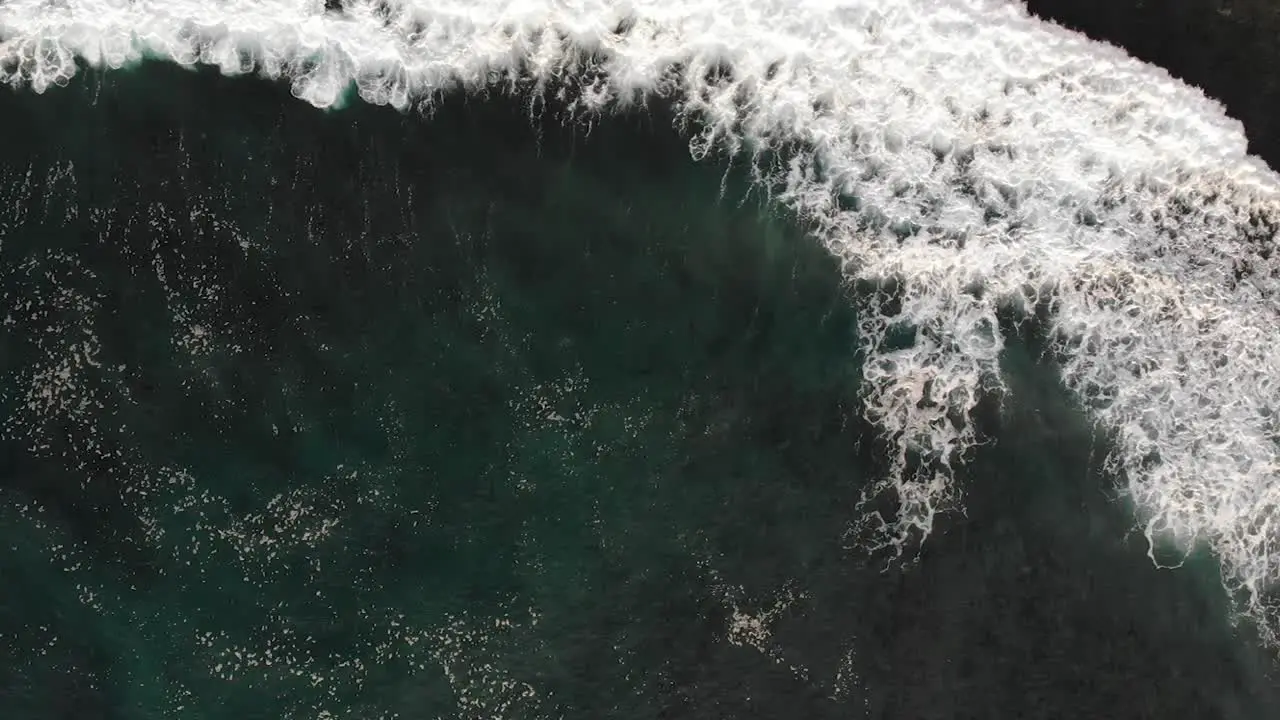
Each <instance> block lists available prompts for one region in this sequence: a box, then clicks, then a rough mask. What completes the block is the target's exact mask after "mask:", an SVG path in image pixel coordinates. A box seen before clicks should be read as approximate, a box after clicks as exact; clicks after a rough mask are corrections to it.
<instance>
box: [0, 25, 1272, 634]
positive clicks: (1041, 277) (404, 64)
mask: <svg viewBox="0 0 1280 720" xmlns="http://www.w3.org/2000/svg"><path fill="white" fill-rule="evenodd" d="M147 55H157V56H161V57H164V58H168V59H171V60H173V61H175V62H177V63H181V64H185V65H192V64H211V65H216V66H218V67H219V68H221V70H222V71H223V72H224V73H227V74H237V73H249V72H253V73H259V74H262V75H265V76H268V77H272V78H284V79H287V80H289V81H290V82H291V84H292V89H293V93H294V95H295V96H297V97H298V98H300V99H302V100H305V101H307V102H309V103H311V104H313V105H316V106H320V107H330V106H335V105H338V104H340V103H341V102H342V100H343V98H344V97H345V96H346V95H347V94H348V93H349V92H350V91H351V90H352V89H354V90H355V92H356V93H358V95H359V97H360V98H362V99H363V100H364V101H366V102H370V103H375V104H384V105H385V104H389V105H392V106H394V107H396V108H399V109H401V110H410V109H413V110H418V111H430V109H431V107H432V105H433V103H434V102H436V101H437V99H438V98H439V97H440V96H441V94H442V93H443V92H444V91H446V90H449V89H452V88H455V87H457V86H462V87H464V88H466V89H468V90H473V91H476V90H482V89H485V88H489V87H492V86H502V85H514V84H516V83H521V82H528V83H533V84H534V85H535V86H538V87H542V88H549V87H550V88H560V91H561V92H568V91H567V89H566V86H565V84H564V83H562V82H561V81H563V80H566V79H569V78H578V79H579V80H580V82H579V83H578V87H577V88H576V91H575V92H576V94H575V95H574V96H572V97H569V96H567V95H566V96H565V97H563V98H562V99H564V100H565V101H566V102H568V103H569V107H570V109H571V110H572V111H573V112H574V113H575V114H576V115H577V116H578V117H580V118H590V116H592V115H593V114H596V113H602V112H608V111H610V109H611V108H619V107H629V106H633V105H634V104H636V103H639V102H642V101H644V99H645V98H647V97H650V96H654V95H662V96H666V97H674V98H677V99H678V100H679V103H680V105H679V107H680V111H681V118H682V121H688V127H689V128H690V133H691V151H692V152H693V154H694V155H695V157H702V156H705V155H706V154H708V153H710V152H712V151H727V152H730V153H735V154H742V155H746V156H748V157H750V158H752V160H753V162H754V163H755V176H756V178H757V180H758V181H759V182H760V183H761V184H763V185H765V186H767V187H768V188H769V189H770V190H771V192H772V193H773V194H774V197H775V198H776V199H777V200H778V201H779V202H782V203H784V204H786V205H787V206H789V207H791V208H793V209H795V210H796V211H798V212H799V213H800V214H801V215H802V216H803V217H805V218H807V219H808V220H810V221H811V222H813V223H814V224H815V225H816V227H817V228H818V231H817V233H816V235H817V237H818V239H819V240H820V241H821V242H823V243H824V244H825V245H826V247H827V248H828V249H829V250H830V251H831V252H833V253H835V254H836V255H838V256H839V257H840V258H842V259H843V261H844V266H845V268H846V271H847V273H848V275H849V278H850V280H851V281H856V282H859V283H863V284H865V285H866V286H868V287H869V288H872V290H871V291H869V292H867V293H865V295H864V297H865V300H864V303H865V307H864V308H862V310H863V313H862V315H861V316H860V317H861V318H862V321H861V327H860V331H861V340H862V342H863V345H864V350H865V351H866V354H867V358H866V370H865V379H866V397H865V400H866V412H867V413H868V416H869V418H870V419H871V420H873V421H874V422H875V423H876V424H877V425H878V426H879V427H880V428H881V429H882V430H883V432H884V434H885V436H886V439H888V440H889V441H890V446H891V447H893V448H896V454H895V458H894V460H893V462H892V466H893V472H892V473H891V474H890V475H889V476H888V477H887V478H886V479H885V480H884V481H883V482H882V483H881V484H880V485H879V486H877V487H876V488H874V490H873V491H872V492H870V493H869V494H868V495H867V496H866V500H867V501H868V503H867V505H866V507H868V508H870V507H871V505H870V502H869V501H870V500H872V499H874V498H875V497H877V496H879V495H883V494H889V495H890V496H892V497H894V498H895V499H896V500H897V501H899V509H898V512H897V513H896V515H895V516H893V517H891V518H885V517H882V516H881V515H879V514H877V513H874V512H872V511H871V510H868V511H867V513H868V514H867V516H866V517H864V518H860V519H859V520H858V521H857V522H858V524H859V529H860V530H863V531H869V532H870V535H869V536H868V535H865V534H864V535H863V537H864V538H865V539H867V540H868V541H869V542H870V543H871V545H872V547H889V548H896V549H897V550H899V551H901V549H902V547H903V546H904V543H905V542H906V541H907V540H908V539H910V538H912V537H924V536H927V535H928V534H929V532H930V530H931V529H932V526H933V521H934V517H935V516H936V514H937V513H939V512H945V511H949V510H957V509H959V508H960V507H961V503H960V500H961V498H960V496H961V492H960V491H961V489H960V488H958V487H956V486H955V483H954V482H953V480H952V473H951V466H952V464H953V463H956V462H959V461H961V460H962V459H963V458H964V457H965V454H966V452H967V451H968V450H970V449H971V448H972V447H973V446H974V445H975V444H978V443H980V442H982V441H983V438H981V437H980V436H979V434H978V432H977V430H976V429H975V426H974V423H973V422H972V420H971V415H972V413H973V411H974V409H975V407H976V406H977V403H978V402H979V399H980V398H981V397H982V396H983V395H984V394H986V393H990V392H1000V391H1002V390H1003V388H1004V385H1003V381H1002V378H1001V376H1000V371H999V365H998V361H999V357H1000V353H1001V351H1002V348H1003V343H1004V336H1003V333H1004V332H1005V330H1002V327H1007V323H1006V324H1005V325H1003V326H1002V324H1001V318H1002V317H1007V316H1008V315H1009V314H1010V313H1012V316H1013V317H1014V318H1015V319H1016V322H1020V321H1021V320H1026V319H1033V318H1035V319H1037V321H1038V322H1042V323H1043V324H1044V325H1045V327H1046V328H1047V329H1048V330H1050V336H1051V339H1052V344H1053V349H1054V351H1055V352H1057V353H1059V354H1060V355H1061V367H1062V372H1063V380H1064V382H1065V383H1066V385H1067V386H1068V387H1069V388H1070V389H1071V390H1072V391H1073V392H1074V393H1076V395H1077V396H1078V397H1079V398H1080V399H1081V401H1082V402H1083V403H1084V404H1085V406H1086V407H1087V408H1088V409H1089V410H1090V411H1091V413H1092V414H1093V416H1094V417H1095V418H1096V420H1097V421H1098V422H1099V423H1100V424H1101V425H1102V426H1103V427H1105V428H1107V429H1108V430H1109V432H1111V433H1112V434H1113V435H1114V437H1115V446H1114V451H1113V453H1112V455H1111V457H1110V458H1109V463H1110V466H1111V468H1112V469H1113V470H1114V471H1115V473H1116V476H1117V478H1120V481H1121V483H1122V487H1121V490H1122V491H1123V492H1124V493H1125V494H1126V495H1127V496H1128V497H1129V498H1131V500H1132V501H1133V503H1134V506H1135V508H1136V509H1137V511H1138V512H1139V513H1140V517H1141V522H1142V527H1143V530H1144V532H1145V533H1146V535H1147V537H1148V539H1149V541H1150V542H1151V543H1152V544H1153V546H1154V545H1155V544H1156V543H1157V542H1160V541H1163V540H1166V539H1171V540H1173V541H1174V542H1176V543H1177V544H1178V545H1179V546H1180V547H1182V548H1183V549H1185V550H1188V551H1189V550H1190V549H1191V548H1192V547H1193V546H1195V545H1197V544H1201V543H1203V544H1207V545H1208V546H1209V547H1210V548H1211V549H1212V550H1213V551H1214V552H1215V553H1216V554H1217V555H1218V557H1219V558H1220V561H1221V564H1222V570H1223V579H1224V583H1225V585H1226V587H1227V589H1228V590H1229V591H1230V592H1232V593H1233V595H1237V596H1238V597H1240V598H1242V599H1243V600H1244V602H1245V603H1246V605H1247V607H1246V608H1245V609H1246V610H1247V611H1248V612H1250V613H1251V614H1252V615H1254V617H1255V618H1257V619H1259V620H1262V621H1263V624H1264V632H1265V634H1266V635H1267V636H1268V639H1269V640H1271V641H1276V640H1277V639H1280V636H1278V635H1277V632H1276V631H1277V630H1280V627H1277V624H1276V622H1275V621H1276V620H1277V619H1278V618H1277V614H1276V610H1275V608H1274V606H1272V605H1270V604H1269V600H1268V598H1269V596H1270V593H1272V592H1273V591H1274V589H1275V588H1276V586H1277V583H1278V582H1280V548H1277V542H1278V541H1280V483H1277V478H1278V476H1280V379H1277V378H1280V342H1276V340H1275V339H1274V336H1273V335H1272V333H1273V332H1274V329H1275V328H1276V327H1277V325H1280V258H1277V257H1276V253H1275V245H1276V241H1275V228H1276V223H1277V221H1278V220H1280V213H1278V212H1277V199H1278V198H1280V183H1277V176H1276V175H1275V174H1274V173H1273V172H1272V171H1271V170H1269V169H1268V168H1267V167H1266V166H1265V165H1264V164H1263V163H1261V162H1260V161H1258V160H1257V159H1255V158H1252V157H1249V156H1248V155H1247V153H1246V149H1245V147H1246V145H1245V138H1244V135H1243V131H1242V128H1241V127H1240V125H1239V124H1238V123H1237V122H1235V121H1233V120H1231V119H1229V118H1227V117H1226V116H1225V114H1224V113H1223V110H1222V108H1221V107H1220V106H1219V105H1218V104H1217V103H1216V102H1214V101H1212V100H1210V99H1208V98H1206V97H1205V96H1204V95H1203V94H1202V93H1201V92H1199V91H1198V90H1195V89H1193V88H1189V87H1187V86H1185V85H1182V84H1181V83H1179V82H1177V81H1175V80H1174V79H1172V78H1171V77H1170V76H1169V75H1168V74H1167V73H1165V72H1164V71H1162V70H1160V69H1158V68H1155V67H1151V66H1147V65H1144V64H1141V63H1139V62H1137V61H1135V60H1133V59H1131V58H1128V57H1127V56H1126V55H1125V54H1124V53H1123V52H1122V51H1120V50H1118V49H1116V48H1114V47H1111V46H1108V45H1104V44H1100V43H1095V42H1091V41H1088V40H1086V39H1085V38H1083V37H1081V36H1079V35H1076V34H1074V33H1072V32H1069V31H1066V30H1063V29H1061V28H1058V27H1056V26H1053V25H1049V24H1046V23H1042V22H1040V21H1038V20H1035V19H1033V18H1031V17H1030V16H1029V15H1028V14H1027V12H1026V10H1025V8H1023V7H1022V6H1021V5H1020V4H1017V3H1014V2H1007V1H1003V0H929V1H928V2H926V1H924V0H867V1H864V2H857V1H850V2H826V1H823V2H819V1H814V2H791V1H787V2H781V1H775V2H749V1H746V0H735V1H733V2H728V3H726V2H721V1H720V0H716V1H715V2H711V1H710V0H701V1H698V2H681V3H669V2H658V1H655V0H635V1H634V2H618V3H612V2H602V1H598V0H584V1H581V2H572V3H569V2H542V1H538V0H524V1H513V2H491V1H490V2H484V1H481V2H477V1H476V0H465V1H463V0H450V1H447V2H431V3H424V2H412V1H408V2H406V1H393V0H378V1H376V2H364V1H363V0H348V2H347V3H346V5H345V9H344V11H343V12H342V13H335V12H326V11H325V9H324V7H323V3H322V2H321V1H320V0H297V1H271V0H266V1H257V2H247V1H245V0H226V1H224V2H219V3H199V2H191V1H187V0H181V1H179V2H172V1H166V2H159V1H158V0H133V1H132V2H130V1H128V0H61V1H60V2H57V3H48V2H43V1H42V0H10V2H7V3H5V4H4V5H3V6H0V79H3V81H4V82H6V83H8V84H10V85H15V86H29V87H31V88H32V89H34V90H35V91H37V92H44V91H45V90H47V89H49V88H50V87H52V86H57V85H63V84H65V83H66V82H67V80H68V79H69V78H70V77H72V76H73V74H74V73H75V72H76V64H77V62H78V61H79V60H84V61H87V62H89V63H91V64H95V65H105V66H109V67H122V66H125V65H128V64H130V63H134V62H136V61H138V60H140V59H141V58H142V57H144V56H147ZM902 330H909V331H910V333H913V340H912V341H911V342H910V343H909V344H908V345H907V346H906V347H903V346H902V345H903V343H902V342H901V337H902V332H900V331H902ZM1152 556H1153V559H1154V557H1155V553H1154V550H1153V552H1152ZM1241 591H1242V592H1241Z"/></svg>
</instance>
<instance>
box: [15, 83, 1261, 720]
mask: <svg viewBox="0 0 1280 720" xmlns="http://www.w3.org/2000/svg"><path fill="white" fill-rule="evenodd" d="M552 114H553V113H548V114H547V115H546V116H544V118H543V119H542V120H537V121H531V119H530V116H529V113H528V111H527V108H526V107H525V106H524V105H523V104H522V103H521V102H520V101H519V100H510V99H501V98H489V99H479V98H474V97H473V98H463V97H453V98H450V99H449V100H448V101H447V102H446V103H445V104H444V105H443V106H442V108H441V110H440V111H439V113H438V114H437V115H436V116H435V117H433V118H432V119H430V120H429V121H425V120H423V119H421V118H407V117H402V116H400V115H397V114H396V113H394V112H393V111H389V110H384V109H376V108H369V107H365V106H361V105H356V106H353V107H351V108H348V109H346V110H343V111H340V112H334V113H327V114H326V113H321V112H319V111H316V110H314V109H312V108H310V107H307V106H305V105H304V104H303V103H300V102H298V101H296V100H293V99H292V98H290V97H289V96H288V93H287V91H286V90H284V89H282V88H279V87H276V86H273V85H270V84H268V83H264V82H259V81H255V80H248V79H239V80H229V79H225V78H221V77H219V76H216V75H214V74H211V73H205V72H202V73H198V74H197V73H190V72H186V71H183V70H179V69H177V68H174V67H171V66H167V65H160V64H148V65H145V66H143V67H142V68H139V69H136V70H133V71H130V72H127V73H126V72H120V73H113V74H108V75H102V74H94V73H84V74H82V75H80V76H79V78H78V79H77V80H76V81H75V82H74V83H73V84H72V86H71V87H69V88H66V89H62V90H58V91H55V92H51V93H49V94H47V95H45V96H41V97H37V96H35V95H32V94H28V93H16V92H12V91H7V90H6V91H4V92H3V93H2V94H0V117H3V118H4V122H5V123H6V127H7V128H8V129H7V137H8V138H9V140H8V141H7V142H6V143H4V144H3V145H0V421H2V422H3V425H2V426H0V427H2V432H0V707H3V708H4V711H3V715H4V717H5V718H76V719H89V718H121V719H123V718H130V719H132V718H209V719H211V720H212V719H215V718H216V719H221V718H236V719H240V718H268V719H273V720H274V719H277V718H281V719H283V718H319V717H333V718H361V719H365V718H378V717H396V716H398V717H402V718H453V717H457V718H560V717H564V718H636V719H640V718H697V719H699V720H702V719H706V718H782V719H791V718H805V719H809V718H833V719H834V718H850V717H873V718H911V719H915V718H940V719H941V718H1064V717H1082V718H1083V717H1088V718H1097V717H1107V718H1147V717H1152V718H1155V717H1161V718H1165V717H1181V718H1267V717H1276V716H1277V714H1280V686H1278V685H1277V683H1276V680H1275V679H1269V678H1268V677H1267V674H1266V672H1265V670H1266V668H1267V660H1266V655H1265V654H1264V653H1262V651H1260V650H1259V649H1257V648H1256V646H1255V645H1254V644H1253V643H1252V641H1251V640H1250V638H1249V635H1248V632H1247V629H1241V630H1233V628H1232V627H1231V626H1230V625H1229V623H1228V622H1227V615H1226V608H1225V601H1224V599H1223V598H1222V597H1221V591H1220V590H1218V588H1217V586H1216V581H1215V579H1214V577H1213V569H1212V568H1213V561H1212V559H1211V558H1205V557H1197V558H1194V559H1193V562H1191V563H1190V565H1189V567H1187V568H1184V569H1183V570H1181V571H1178V572H1170V571H1157V570H1155V569H1153V568H1152V567H1151V563H1150V561H1149V560H1148V559H1147V557H1146V548H1145V541H1143V540H1142V538H1141V537H1140V536H1137V537H1135V536H1133V535H1126V531H1127V529H1128V528H1129V526H1130V525H1131V521H1130V519H1129V518H1128V517H1126V516H1125V514H1124V510H1123V508H1122V507H1121V506H1120V505H1118V504H1117V503H1114V502H1112V501H1111V499H1110V492H1109V490H1108V488H1109V487H1110V486H1111V485H1110V483H1111V481H1110V480H1108V479H1106V478H1104V477H1102V476H1101V475H1100V474H1099V472H1098V471H1097V469H1096V466H1097V465H1098V464H1099V463H1100V459H1101V457H1102V455H1103V454H1104V453H1105V446H1104V445H1103V444H1102V443H1101V441H1100V440H1098V439H1097V438H1096V437H1095V436H1094V434H1093V432H1092V431H1091V429H1090V428H1089V425H1088V423H1087V422H1086V421H1085V420H1084V419H1083V418H1082V417H1081V416H1080V415H1079V414H1078V413H1076V412H1075V411H1074V410H1073V409H1072V407H1071V405H1070V403H1069V402H1068V400H1067V399H1066V397H1065V395H1064V393H1063V392H1062V391H1061V390H1060V389H1059V388H1058V385H1057V383H1056V382H1055V380H1054V375H1053V369H1052V367H1051V366H1049V365H1048V364H1047V363H1046V362H1044V361H1042V360H1039V359H1038V357H1039V352H1038V351H1037V350H1036V349H1035V348H1036V347H1038V344H1037V343H1036V342H1035V339H1034V338H1033V337H1030V338H1024V339H1023V340H1021V341H1019V342H1017V343H1014V344H1012V346H1011V349H1010V351H1009V353H1008V357H1007V359H1006V360H1007V363H1006V365H1007V371H1008V375H1009V384H1010V386H1011V387H1012V388H1013V389H1014V393H1013V396H1012V398H1011V399H1010V402H1009V403H1008V404H1007V405H1006V407H1005V409H1004V410H1003V411H999V410H996V409H995V408H994V406H993V407H992V408H988V410H987V411H986V413H985V414H984V416H983V418H982V423H983V427H984V430H985V431H986V432H987V433H989V434H990V435H992V436H993V437H994V438H995V439H996V442H995V443H994V444H993V445H991V446H989V447H986V448H984V449H983V450H982V451H981V452H980V453H979V454H978V455H977V456H976V457H975V458H973V460H972V462H971V463H970V465H969V466H968V467H967V468H966V470H965V475H964V477H963V478H961V482H962V484H963V486H964V488H965V492H966V497H967V499H966V505H967V507H968V514H967V517H961V516H957V517H954V518H951V519H950V520H949V521H948V522H947V523H946V524H945V526H944V527H942V528H940V529H939V530H938V532H937V534H936V535H935V536H934V537H932V538H931V539H930V540H929V541H928V542H927V543H926V544H925V546H924V548H923V550H922V552H921V554H920V559H919V562H918V563H916V564H914V565H913V566H911V567H909V568H907V569H905V570H903V569H891V570H889V571H886V572H882V571H881V568H882V564H881V562H880V561H879V559H871V560H868V559H867V558H866V557H865V556H864V555H863V554H862V553H859V552H858V551H856V550H854V549H850V548H848V547H847V543H846V542H845V539H844V538H845V535H846V532H847V530H848V528H849V525H850V522H851V521H852V520H853V519H854V518H855V514H854V510H853V505H854V503H855V501H856V499H857V497H858V493H859V491H860V489H861V488H862V487H863V486H864V484H865V483H867V482H869V481H871V480H872V479H874V478H876V477H877V473H879V472H881V467H882V465H881V463H880V462H879V461H878V459H877V453H878V451H877V447H876V441H875V437H874V432H873V430H872V429H871V428H869V427H868V426H866V425H865V423H863V422H862V421H861V420H859V419H858V417H859V415H860V412H861V405H860V402H859V397H858V393H859V388H858V380H859V371H858V355H857V340H856V337H855V335H854V332H853V328H854V324H855V319H856V318H855V310H854V308H855V307H856V304H857V302H856V301H857V298H856V296H855V294H854V292H853V291H852V290H850V289H849V288H847V287H845V286H844V285H843V284H842V283H841V281H840V277H839V273H838V268H837V267H836V264H835V262H834V261H833V260H832V259H830V258H829V257H828V256H826V254H825V253H824V252H823V251H822V250H821V249H820V248H819V246H818V244H817V243H816V242H814V241H813V240H811V239H810V238H808V237H806V235H805V232H804V230H803V228H801V227H798V226H797V224H796V223H794V222H792V221H791V219H790V218H788V217H786V216H785V215H783V214H780V213H779V212H778V211H777V210H776V209H774V208H771V207H770V206H768V205H767V204H765V203H764V202H763V200H762V198H760V197H757V196H755V195H752V194H751V193H749V192H748V191H747V185H746V183H745V181H744V177H743V176H744V173H742V172H739V171H738V170H733V169H730V171H729V172H728V174H726V168H727V167H729V166H728V165H719V166H717V165H713V164H703V165H698V164H694V163H693V162H692V161H691V160H689V159H688V152H687V150H686V149H685V143H684V141H683V140H681V139H680V137H678V136H677V135H676V134H675V132H674V131H672V130H670V129H669V127H670V118H669V117H668V116H667V115H666V114H665V111H664V110H663V109H661V108H653V109H652V110H651V114H637V115H634V116H630V117H623V118H613V119H607V120H602V121H600V122H599V123H597V124H596V125H595V127H594V128H593V129H592V130H591V132H590V135H589V136H588V135H587V134H586V133H585V131H584V130H581V129H579V130H566V129H563V128H562V127H560V125H559V124H558V123H557V122H556V121H555V120H554V118H552V116H551V115H552ZM722 187H723V194H722ZM735 608H736V609H737V610H738V611H740V612H741V613H742V614H744V615H750V616H753V617H757V618H759V619H760V623H759V628H760V629H762V630H767V632H762V633H760V634H759V635H755V636H753V635H751V633H750V632H742V631H735V630H733V628H734V627H740V626H742V623H739V624H738V625H737V626H735V624H734V617H735ZM324 712H328V713H330V715H323V714H322V713H324Z"/></svg>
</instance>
